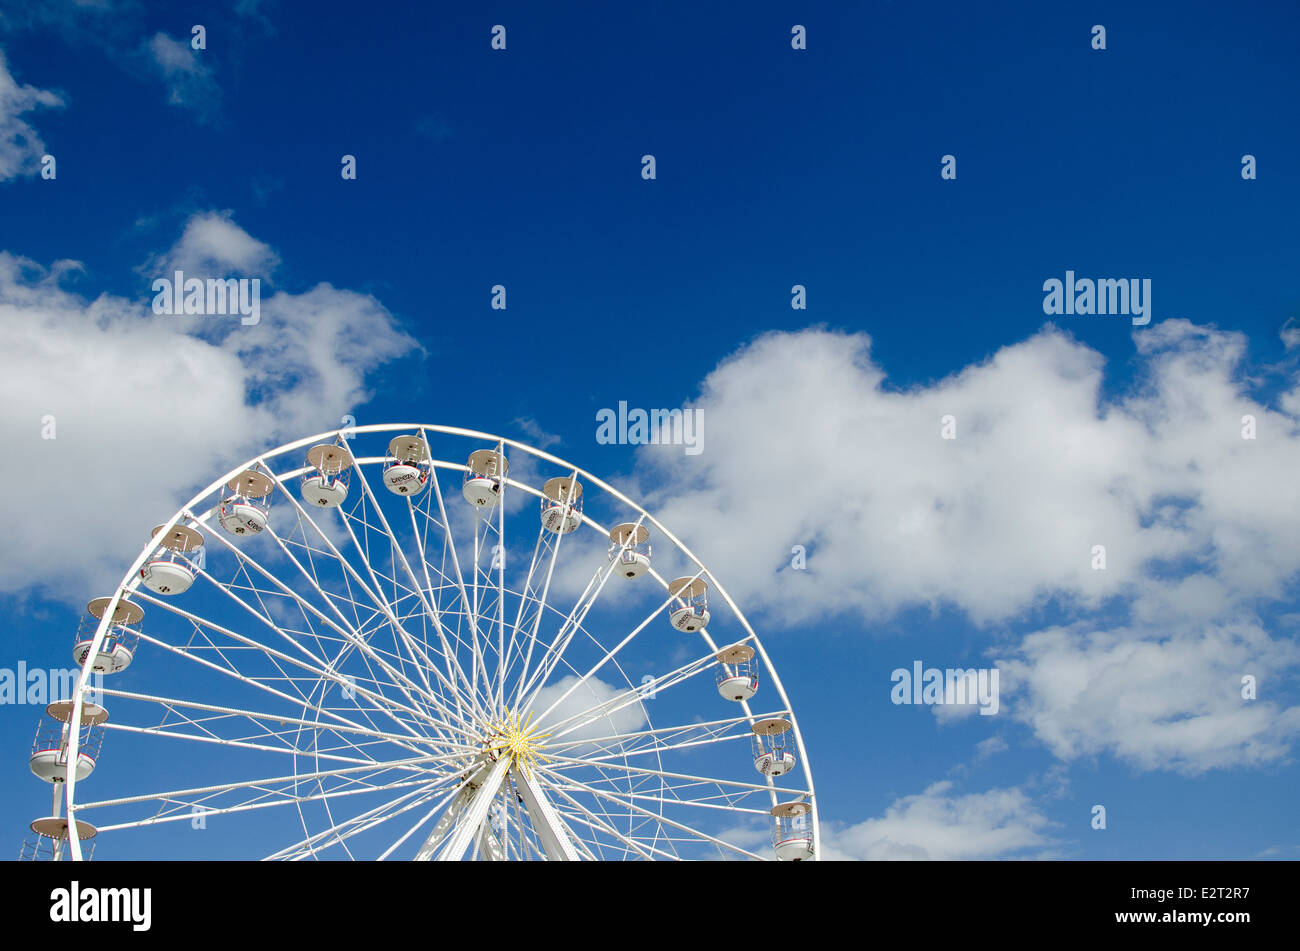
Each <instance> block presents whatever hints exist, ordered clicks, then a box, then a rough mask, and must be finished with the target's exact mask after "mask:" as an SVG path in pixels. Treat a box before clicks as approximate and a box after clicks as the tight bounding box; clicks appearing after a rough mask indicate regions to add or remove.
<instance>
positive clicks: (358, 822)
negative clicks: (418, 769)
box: [263, 777, 456, 862]
mask: <svg viewBox="0 0 1300 951" xmlns="http://www.w3.org/2000/svg"><path fill="white" fill-rule="evenodd" d="M447 783H448V778H446V777H444V778H440V779H438V780H435V781H433V782H426V783H424V784H423V785H421V786H419V787H417V788H416V789H413V790H412V791H410V792H408V793H404V794H403V795H401V796H398V797H397V798H396V799H392V800H390V801H388V802H384V803H381V804H380V805H378V806H375V807H373V808H371V809H367V810H366V811H365V812H363V813H360V814H359V815H356V816H353V817H351V818H349V819H345V820H343V821H342V822H337V823H331V825H330V826H329V827H328V828H326V829H324V830H322V831H321V832H317V833H315V834H313V835H310V836H308V837H307V838H306V839H302V840H300V841H298V842H295V843H294V844H293V845H289V846H285V847H284V848H282V849H280V850H279V851H277V852H274V853H272V854H271V855H268V856H266V857H265V859H264V860H263V861H286V860H287V861H292V862H297V861H301V860H303V859H307V858H318V857H319V856H318V853H320V852H323V851H328V850H329V849H332V848H335V847H338V848H340V849H342V850H343V851H344V852H345V853H346V854H347V855H348V856H349V857H352V852H351V850H350V849H349V848H348V844H347V840H348V839H351V838H352V837H353V836H357V835H360V834H361V833H363V832H369V831H370V830H371V829H374V828H376V827H378V826H380V825H383V824H384V823H385V822H388V821H389V820H390V819H395V818H397V817H398V816H400V815H403V814H405V813H407V812H409V811H411V810H412V809H418V808H419V807H420V806H422V805H424V804H425V803H427V802H429V801H431V800H433V799H435V798H436V797H437V796H438V795H439V794H440V793H444V794H445V798H444V799H443V800H442V801H443V802H445V801H446V797H450V796H453V795H455V793H456V791H455V789H452V790H451V791H449V792H448V791H447V790H446V788H445V787H446V786H447ZM433 808H434V809H435V810H436V809H437V808H438V805H437V804H435V805H434V807H433Z"/></svg>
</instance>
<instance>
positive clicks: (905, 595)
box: [641, 320, 1300, 771]
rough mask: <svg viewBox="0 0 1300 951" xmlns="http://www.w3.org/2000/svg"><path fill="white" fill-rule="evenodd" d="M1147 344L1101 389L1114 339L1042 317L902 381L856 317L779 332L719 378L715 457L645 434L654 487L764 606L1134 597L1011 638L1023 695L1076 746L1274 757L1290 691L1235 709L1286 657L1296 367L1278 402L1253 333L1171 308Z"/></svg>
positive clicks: (780, 609)
mask: <svg viewBox="0 0 1300 951" xmlns="http://www.w3.org/2000/svg"><path fill="white" fill-rule="evenodd" d="M1134 340H1135V342H1136V347H1137V353H1138V358H1139V360H1140V368H1139V373H1138V377H1137V380H1136V382H1135V383H1134V384H1133V386H1132V388H1131V389H1130V390H1129V392H1127V393H1125V394H1121V395H1120V396H1119V397H1116V398H1112V399H1103V398H1102V396H1101V393H1102V382H1103V377H1104V371H1105V364H1104V360H1103V358H1102V357H1101V355H1100V354H1098V353H1097V352H1096V351H1094V350H1092V349H1091V348H1089V347H1087V346H1085V345H1083V344H1081V343H1079V342H1078V341H1075V340H1074V339H1072V338H1071V337H1069V336H1068V335H1066V334H1065V333H1062V332H1061V331H1060V330H1058V329H1056V328H1055V327H1052V326H1050V325H1049V326H1047V327H1045V328H1044V329H1043V330H1042V331H1040V332H1038V333H1036V334H1034V335H1033V336H1031V337H1030V338H1029V339H1027V340H1025V341H1022V342H1019V343H1015V344H1011V345H1008V346H1005V347H1003V348H1001V349H999V350H998V351H997V352H996V353H994V354H993V355H992V356H991V357H990V358H989V359H988V360H987V361H985V362H983V363H981V364H978V365H972V366H969V367H966V368H963V369H961V370H960V371H959V372H956V373H954V374H953V375H951V376H950V377H948V378H946V379H943V380H939V381H937V382H935V383H933V384H931V385H923V386H915V387H912V388H910V389H906V390H899V389H897V388H895V387H891V386H890V385H889V384H888V381H887V377H886V374H885V371H884V369H883V368H882V367H881V366H879V365H878V364H877V363H876V362H875V361H874V360H873V358H872V354H871V341H870V338H869V337H867V336H866V335H864V334H842V333H833V332H829V331H824V330H816V329H814V330H807V331H803V332H799V333H773V334H768V335H765V336H763V337H760V338H759V339H757V340H756V341H754V342H753V343H752V344H750V345H748V346H747V347H745V348H743V349H742V350H741V351H740V352H738V353H737V354H735V355H734V356H733V357H732V358H731V359H729V360H727V361H725V362H724V363H722V364H721V365H720V366H719V367H718V368H717V369H715V370H714V371H713V372H712V373H710V374H709V376H708V377H707V379H706V380H705V381H704V383H703V386H702V390H701V395H700V399H699V400H698V402H697V404H696V405H697V406H699V407H700V408H701V409H703V410H704V414H705V420H706V425H707V427H708V430H709V442H708V446H707V449H706V451H705V452H704V453H702V454H701V455H698V456H689V457H686V456H683V455H682V454H681V453H680V452H672V451H671V448H670V449H669V450H662V449H658V448H657V447H646V448H644V449H643V450H641V452H642V460H643V461H644V462H645V463H647V465H646V467H645V468H644V469H643V478H645V476H644V473H645V472H648V473H650V475H651V476H652V478H650V479H649V480H648V481H652V482H654V484H655V485H656V486H657V488H656V489H655V490H652V491H650V492H648V493H647V492H642V493H641V494H642V495H643V496H648V497H649V498H650V500H651V508H652V510H655V511H656V512H657V513H658V514H659V515H660V517H661V518H662V519H663V521H664V522H665V524H667V525H669V526H671V527H672V528H673V529H674V530H675V531H677V532H678V533H679V534H681V535H682V536H683V537H684V538H686V539H688V543H689V544H690V545H691V547H692V548H693V549H695V551H696V552H697V553H698V554H700V556H701V557H702V558H703V560H704V561H705V563H706V564H708V565H710V566H711V568H712V569H713V571H715V572H716V573H717V574H718V576H719V579H720V580H721V581H722V582H723V583H724V584H725V585H726V586H727V588H728V590H729V592H730V593H731V594H733V596H735V597H737V599H738V601H739V602H740V603H741V604H743V605H745V607H746V610H747V611H749V610H753V609H756V608H761V609H764V610H766V612H767V616H768V617H769V618H772V619H775V620H777V621H781V622H785V623H786V624H788V625H791V626H793V625H796V624H806V623H808V622H810V621H813V620H816V619H820V618H825V617H827V616H835V615H839V616H843V617H858V618H864V619H867V620H869V621H870V620H873V619H879V618H884V617H890V616H893V615H896V614H897V613H898V612H900V611H902V610H904V609H907V608H910V607H915V606H918V605H920V606H929V607H931V608H932V609H937V608H939V607H949V608H955V609H957V610H960V611H963V612H965V613H966V614H967V616H968V617H970V618H971V619H972V620H973V621H974V622H975V623H976V624H978V625H990V626H991V625H995V624H996V625H999V626H1001V625H1006V624H1009V623H1013V622H1014V623H1017V624H1031V623H1032V622H1033V620H1034V619H1035V618H1036V617H1039V616H1040V613H1045V612H1047V611H1053V612H1058V613H1062V614H1064V616H1065V617H1066V618H1069V619H1071V620H1073V619H1080V620H1083V619H1087V618H1089V617H1092V616H1094V615H1096V614H1098V613H1099V612H1098V609H1101V608H1103V607H1107V606H1110V607H1112V608H1113V607H1114V605H1116V604H1121V605H1123V606H1125V607H1126V609H1127V610H1128V612H1129V615H1130V616H1129V617H1128V618H1127V619H1123V620H1122V621H1121V622H1120V625H1118V626H1114V625H1112V627H1111V629H1110V630H1105V628H1106V627H1107V625H1098V624H1096V623H1094V624H1093V625H1092V626H1091V627H1089V626H1087V625H1085V626H1084V627H1083V628H1081V629H1079V630H1074V629H1071V630H1070V631H1068V632H1067V631H1048V632H1040V635H1039V636H1031V637H1030V638H1027V639H1026V640H1025V641H1024V643H1023V644H1022V645H1020V647H1019V649H1018V650H1016V651H1012V652H1010V658H1011V660H1010V663H1011V667H1010V668H1009V669H1011V670H1012V671H1013V672H1014V673H1015V674H1016V680H1017V684H1018V687H1017V689H1018V690H1019V697H1018V699H1019V700H1020V701H1021V703H1020V705H1019V706H1018V707H1016V708H1015V710H1014V713H1013V715H1015V716H1018V717H1021V718H1022V719H1024V720H1025V721H1026V722H1028V723H1029V724H1030V725H1031V727H1032V728H1033V729H1034V731H1035V734H1036V735H1038V736H1039V738H1040V739H1041V740H1042V741H1043V742H1044V743H1046V744H1047V745H1048V747H1049V748H1050V749H1052V750H1053V752H1055V753H1056V754H1057V755H1059V756H1062V757H1066V758H1073V757H1076V756H1086V755H1093V754H1095V753H1097V752H1100V751H1110V752H1113V753H1115V754H1116V755H1119V756H1121V757H1123V758H1125V759H1126V760H1128V761H1130V762H1132V763H1134V764H1136V765H1139V766H1141V767H1144V768H1170V769H1177V770H1191V771H1196V770H1199V769H1205V768H1215V767H1219V766H1227V765H1232V764H1254V763H1262V762H1268V761H1271V760H1273V759H1276V758H1277V757H1279V756H1282V755H1283V754H1284V753H1285V751H1286V749H1287V747H1288V745H1289V742H1290V740H1291V738H1292V737H1293V736H1294V734H1295V725H1296V717H1297V715H1298V711H1297V708H1287V706H1286V705H1285V703H1284V702H1282V701H1277V702H1270V703H1259V702H1256V703H1255V705H1253V706H1252V705H1250V704H1243V703H1242V701H1241V698H1240V682H1239V680H1240V676H1241V674H1243V673H1249V672H1251V671H1253V670H1263V671H1267V672H1272V671H1278V670H1282V669H1285V668H1286V667H1287V666H1288V665H1290V664H1293V663H1294V659H1293V656H1294V655H1293V652H1292V649H1291V646H1292V645H1291V644H1290V642H1287V641H1277V640H1274V639H1273V638H1272V637H1271V636H1270V635H1269V633H1268V632H1266V631H1265V630H1264V629H1263V627H1262V626H1261V625H1260V624H1259V622H1258V619H1257V618H1256V617H1255V612H1256V611H1257V610H1258V603H1259V599H1261V598H1262V599H1270V598H1280V597H1284V596H1286V591H1287V585H1288V584H1289V583H1290V582H1291V581H1293V580H1294V578H1295V575H1296V573H1297V571H1298V570H1300V542H1298V541H1297V539H1298V538H1300V481H1297V480H1296V479H1295V478H1294V476H1293V474H1294V473H1295V472H1296V471H1298V470H1300V430H1298V426H1297V419H1296V417H1295V415H1294V414H1293V413H1292V411H1291V409H1289V408H1288V407H1289V406H1290V405H1291V404H1290V403H1288V399H1289V397H1288V396H1287V395H1286V393H1294V392H1296V391H1297V390H1298V389H1300V387H1297V386H1296V381H1291V382H1290V383H1289V384H1287V386H1289V387H1290V389H1289V390H1288V391H1286V393H1284V394H1283V395H1282V396H1281V397H1280V398H1279V399H1278V405H1279V407H1280V408H1274V407H1273V406H1272V405H1270V404H1268V403H1266V402H1264V401H1262V400H1260V399H1258V398H1256V397H1255V396H1254V395H1252V392H1253V391H1252V390H1251V388H1250V385H1249V381H1248V380H1247V378H1246V374H1245V373H1244V371H1243V368H1242V363H1243V360H1244V355H1245V349H1246V340H1245V338H1244V336H1243V335H1241V334H1239V333H1229V332H1223V331H1219V330H1216V329H1215V328H1213V327H1202V326H1196V325H1193V324H1191V323H1189V322H1187V321H1185V320H1170V321H1165V322H1163V323H1161V324H1159V325H1155V326H1152V327H1150V328H1146V329H1144V330H1141V331H1139V332H1136V333H1135V334H1134ZM1293 402H1294V401H1293ZM1247 415H1249V416H1252V417H1254V420H1255V426H1256V435H1257V438H1255V439H1243V438H1242V427H1243V417H1244V416H1247ZM945 417H952V419H951V420H950V422H951V423H952V424H953V425H955V432H956V438H955V439H944V438H942V431H943V426H944V419H945ZM793 545H804V546H805V547H806V549H807V569H806V570H794V569H792V568H791V567H790V562H789V558H790V555H789V553H790V550H791V547H792V546H793ZM1096 546H1103V547H1104V555H1105V568H1104V570H1098V569H1097V568H1095V567H1094V565H1096V564H1098V562H1097V561H1096V558H1097V556H1098V553H1100V551H1101V549H1098V548H1097V547H1096ZM1211 622H1213V624H1211ZM1099 627H1100V628H1102V630H1098V628H1099ZM1029 629H1030V630H1033V628H1032V627H1030V628H1029ZM1002 653H1003V654H1004V655H1006V654H1008V652H1007V651H1005V650H1004V651H1002ZM1003 691H1004V694H1005V693H1012V692H1013V691H1012V689H1011V688H1009V687H1008V685H1007V684H1004V685H1003ZM1015 702H1016V700H1015V699H1014V698H1013V700H1012V703H1013V705H1014V704H1015ZM945 712H948V711H945Z"/></svg>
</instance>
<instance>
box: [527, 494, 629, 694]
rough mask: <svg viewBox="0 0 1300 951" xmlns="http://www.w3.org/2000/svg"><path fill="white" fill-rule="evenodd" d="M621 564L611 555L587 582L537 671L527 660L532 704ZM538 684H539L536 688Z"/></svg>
mask: <svg viewBox="0 0 1300 951" xmlns="http://www.w3.org/2000/svg"><path fill="white" fill-rule="evenodd" d="M644 519H645V516H644V515H642V516H641V518H638V519H637V520H636V522H635V524H634V527H633V532H634V533H635V530H636V529H639V528H640V527H641V522H642V521H643V520H644ZM617 566H618V558H617V557H614V558H611V559H610V560H609V563H608V564H607V565H605V567H604V569H603V570H602V569H597V571H596V574H595V575H593V576H592V580H591V581H589V582H587V587H586V588H584V589H583V592H582V594H580V595H579V596H578V599H577V600H576V601H575V602H574V605H573V608H572V610H570V611H569V614H568V616H567V617H566V618H565V620H564V623H562V624H561V625H560V629H559V631H557V632H556V635H555V637H554V639H553V640H552V641H551V643H550V645H549V646H548V647H547V649H546V651H545V652H544V653H543V654H542V657H541V659H540V660H539V661H538V665H537V673H536V674H535V675H533V676H528V663H527V661H525V663H524V671H523V676H522V677H521V686H520V690H519V696H520V697H522V696H523V695H524V694H525V693H528V692H529V691H530V690H532V691H533V692H532V693H531V694H530V695H529V699H528V704H529V705H531V704H532V703H533V701H534V700H535V699H536V694H537V691H539V690H541V688H542V687H543V686H545V684H546V682H547V680H549V678H550V676H551V674H552V673H553V672H554V671H555V669H556V668H557V667H559V665H560V663H561V662H562V661H563V659H564V652H565V650H566V649H567V648H568V646H569V644H570V643H571V642H572V641H573V638H574V636H575V635H576V634H577V632H578V631H579V630H580V629H582V625H583V622H584V621H586V619H587V613H588V612H589V611H590V610H591V608H592V607H593V606H594V605H595V603H596V601H597V599H598V598H599V597H600V595H601V592H602V591H604V589H605V583H606V582H607V581H609V579H610V578H611V577H612V576H613V574H614V569H615V568H616V567H617ZM597 577H599V578H600V582H599V584H596V578H597ZM593 584H596V590H595V591H594V592H593V591H592V590H591V588H592V585H593ZM588 593H590V597H588ZM651 617H653V615H651ZM529 651H530V652H531V651H532V644H531V642H530V644H529ZM525 681H526V682H525ZM534 684H536V687H535V689H534Z"/></svg>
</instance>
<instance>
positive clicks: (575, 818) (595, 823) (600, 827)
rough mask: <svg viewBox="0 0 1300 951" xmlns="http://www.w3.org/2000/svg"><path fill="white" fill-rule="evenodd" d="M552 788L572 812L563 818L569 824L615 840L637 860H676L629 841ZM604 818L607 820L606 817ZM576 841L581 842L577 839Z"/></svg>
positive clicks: (571, 798)
mask: <svg viewBox="0 0 1300 951" xmlns="http://www.w3.org/2000/svg"><path fill="white" fill-rule="evenodd" d="M552 788H553V791H554V792H555V794H556V795H557V796H558V797H560V798H561V799H563V800H564V801H565V802H567V803H568V804H569V806H570V808H571V809H572V810H574V811H571V812H567V813H565V818H566V819H567V820H568V821H569V822H577V823H578V824H579V825H582V826H585V827H586V828H588V829H591V830H592V832H599V833H602V834H604V835H606V836H609V837H610V838H612V839H615V840H617V841H618V842H619V843H621V845H622V848H621V851H623V852H632V853H635V854H636V855H637V856H638V857H639V858H643V859H653V858H654V857H655V856H656V855H657V856H659V857H660V858H665V859H675V858H677V856H676V855H675V854H673V853H671V852H665V851H664V850H662V849H659V848H656V847H655V846H654V845H651V844H649V843H644V842H637V841H635V840H634V839H629V838H628V837H627V836H625V835H623V834H622V833H621V832H619V831H618V830H617V829H616V828H614V827H613V826H612V825H611V824H610V823H609V822H607V821H606V820H605V819H602V818H601V817H600V816H598V815H596V814H595V813H594V812H592V811H591V810H590V809H588V808H587V807H586V806H584V805H583V804H582V803H581V802H579V801H578V800H577V799H574V798H573V797H572V796H570V795H569V794H568V793H567V792H565V791H564V790H563V789H560V788H559V787H552ZM606 818H608V816H607V817H606ZM577 841H579V842H582V841H583V840H581V839H578V840H577ZM593 844H594V845H595V846H596V848H598V849H599V848H601V846H600V843H599V841H598V840H593ZM583 846H584V847H585V850H586V853H587V857H588V858H590V859H592V860H593V861H596V860H597V858H596V856H595V855H593V854H592V852H591V848H590V846H588V845H587V843H585V842H583Z"/></svg>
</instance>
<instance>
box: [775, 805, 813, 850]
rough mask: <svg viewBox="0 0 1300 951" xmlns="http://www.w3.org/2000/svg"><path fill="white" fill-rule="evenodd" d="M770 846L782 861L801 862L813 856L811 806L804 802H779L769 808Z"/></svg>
mask: <svg viewBox="0 0 1300 951" xmlns="http://www.w3.org/2000/svg"><path fill="white" fill-rule="evenodd" d="M770 811H771V813H772V848H774V849H775V850H776V857H777V858H778V859H780V860H781V861H782V862H803V861H806V860H808V859H811V858H812V857H813V836H812V806H810V805H809V804H808V803H806V802H781V803H777V804H776V805H775V806H773V807H772V808H771V810H770Z"/></svg>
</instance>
